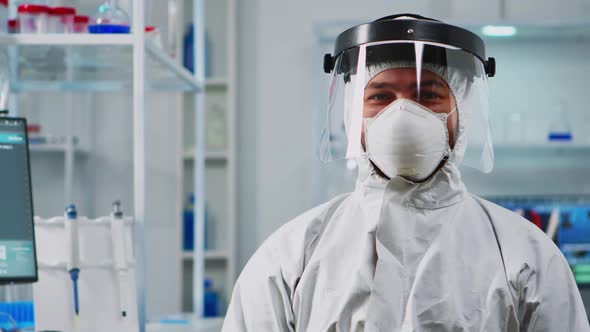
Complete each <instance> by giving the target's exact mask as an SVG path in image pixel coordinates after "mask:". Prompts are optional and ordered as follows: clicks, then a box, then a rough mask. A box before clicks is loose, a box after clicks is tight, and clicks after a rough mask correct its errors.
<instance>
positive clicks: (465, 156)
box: [320, 20, 494, 180]
mask: <svg viewBox="0 0 590 332" xmlns="http://www.w3.org/2000/svg"><path fill="white" fill-rule="evenodd" d="M400 21H402V20H400ZM404 21H405V23H408V22H412V23H413V24H414V26H416V25H415V24H416V23H419V22H417V21H410V20H404ZM388 22H393V21H388ZM422 22H424V21H422ZM427 23H436V24H441V25H444V26H447V27H448V25H446V24H442V23H437V22H430V21H427ZM373 24H375V22H374V23H373ZM401 28H402V29H404V28H405V26H403V24H402V27H401ZM417 28H419V26H417ZM453 28H454V27H453ZM353 29H354V28H353ZM409 29H412V28H408V30H406V31H409ZM457 29H459V28H457ZM416 30H417V29H416ZM461 30H462V29H461ZM390 31H391V30H390ZM390 31H388V33H389V32H390ZM413 31H414V30H413V29H412V32H413ZM462 31H466V30H462ZM345 33H346V32H345ZM365 35H367V33H365ZM368 35H371V34H370V33H369V34H368ZM341 36H342V35H341ZM339 38H340V37H339ZM350 39H351V38H350V37H349V38H348V40H350ZM377 39H378V38H377ZM337 45H338V43H337ZM337 47H338V46H337ZM488 74H490V69H489V68H488V70H486V65H485V63H484V62H483V61H482V60H481V59H480V58H479V57H477V56H476V55H474V54H473V53H470V52H468V51H465V50H463V49H461V48H459V47H457V46H453V45H448V44H443V43H438V42H433V41H416V40H409V39H402V38H400V39H398V40H379V41H372V42H367V43H361V44H359V45H354V46H352V47H348V48H346V49H343V50H342V51H341V52H340V53H339V54H338V56H337V57H336V58H335V61H334V62H333V77H332V80H331V83H330V87H329V104H328V111H327V121H326V125H325V127H324V130H323V132H322V136H321V140H322V141H321V143H320V159H321V160H323V161H331V160H335V159H342V158H348V159H356V158H369V159H370V160H371V161H372V162H373V163H374V164H376V166H377V167H379V168H380V169H381V170H383V168H382V167H381V166H382V164H384V163H391V164H393V165H395V169H396V170H397V171H398V172H393V171H391V172H386V173H385V174H386V175H387V176H388V177H393V176H396V175H400V174H401V175H407V176H408V177H409V178H410V179H413V176H415V177H416V178H415V179H418V180H419V179H420V177H419V176H418V175H419V174H421V173H424V172H426V173H428V172H430V173H431V172H434V170H435V169H436V167H437V166H438V165H439V164H440V162H442V161H443V160H448V162H453V163H455V164H457V165H459V164H460V163H461V162H463V164H465V165H466V166H470V167H473V168H476V169H479V170H481V171H483V172H490V171H491V170H492V168H493V160H494V157H493V150H492V140H491V134H490V129H489V120H488V119H489V116H488V115H489V114H488V112H489V110H488V108H489V104H488V86H487V76H488ZM492 75H493V73H492ZM392 142H393V143H392ZM383 149H385V150H384V151H380V150H383ZM384 155H385V157H384ZM379 156H381V157H379ZM421 165H427V166H421ZM428 165H429V166H428ZM424 167H426V168H425V169H421V168H424ZM429 167H430V168H432V169H429ZM384 168H386V169H389V168H391V167H389V168H388V167H384ZM392 172H393V173H395V174H392ZM413 174H414V175H413Z"/></svg>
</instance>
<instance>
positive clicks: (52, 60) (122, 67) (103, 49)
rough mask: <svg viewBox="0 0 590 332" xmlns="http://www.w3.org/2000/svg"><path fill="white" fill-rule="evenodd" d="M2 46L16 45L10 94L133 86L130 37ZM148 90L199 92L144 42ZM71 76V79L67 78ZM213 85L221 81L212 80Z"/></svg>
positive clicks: (2, 38)
mask: <svg viewBox="0 0 590 332" xmlns="http://www.w3.org/2000/svg"><path fill="white" fill-rule="evenodd" d="M0 45H5V46H11V47H14V51H15V52H16V53H14V54H18V56H19V57H18V64H19V65H18V73H17V76H16V78H15V79H13V80H11V89H12V91H13V92H17V93H19V92H28V91H101V92H106V91H120V90H129V89H131V88H132V87H133V84H132V82H133V71H132V68H133V60H132V59H133V47H132V46H133V35H117V34H108V35H107V34H105V35H95V34H14V35H0ZM145 49H146V66H145V67H146V73H145V78H146V80H145V85H146V88H147V89H150V90H158V91H200V90H202V89H203V88H204V85H205V84H204V82H200V81H198V80H197V79H195V77H194V76H193V74H192V73H191V72H189V71H188V70H187V69H186V68H184V67H183V66H182V65H180V64H179V63H178V60H177V59H172V58H170V57H169V56H168V55H167V54H166V53H165V52H164V51H163V50H162V49H160V48H159V47H157V46H156V45H155V44H154V43H153V42H152V41H151V40H146V41H145ZM66 77H70V79H66ZM211 83H212V86H217V85H222V84H223V80H215V81H212V82H211Z"/></svg>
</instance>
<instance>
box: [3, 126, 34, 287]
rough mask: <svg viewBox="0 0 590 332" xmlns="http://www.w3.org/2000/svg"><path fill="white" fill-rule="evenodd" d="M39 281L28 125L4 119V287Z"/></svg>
mask: <svg viewBox="0 0 590 332" xmlns="http://www.w3.org/2000/svg"><path fill="white" fill-rule="evenodd" d="M35 281H37V256H36V252H35V229H34V214H33V194H32V190H31V167H30V163H29V140H28V137H27V121H26V120H25V119H24V118H10V117H2V116H0V284H4V283H18V282H35Z"/></svg>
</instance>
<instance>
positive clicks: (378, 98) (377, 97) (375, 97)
mask: <svg viewBox="0 0 590 332" xmlns="http://www.w3.org/2000/svg"><path fill="white" fill-rule="evenodd" d="M389 99H390V96H389V95H388V94H385V93H377V94H374V95H371V96H370V97H369V100H375V101H387V100H389Z"/></svg>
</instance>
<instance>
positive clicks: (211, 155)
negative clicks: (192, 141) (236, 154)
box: [183, 149, 227, 161]
mask: <svg viewBox="0 0 590 332" xmlns="http://www.w3.org/2000/svg"><path fill="white" fill-rule="evenodd" d="M183 158H184V160H186V161H191V160H194V159H195V150H194V149H186V150H185V151H184V153H183ZM205 160H207V161H226V160H227V152H225V151H208V152H207V153H206V154H205Z"/></svg>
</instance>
